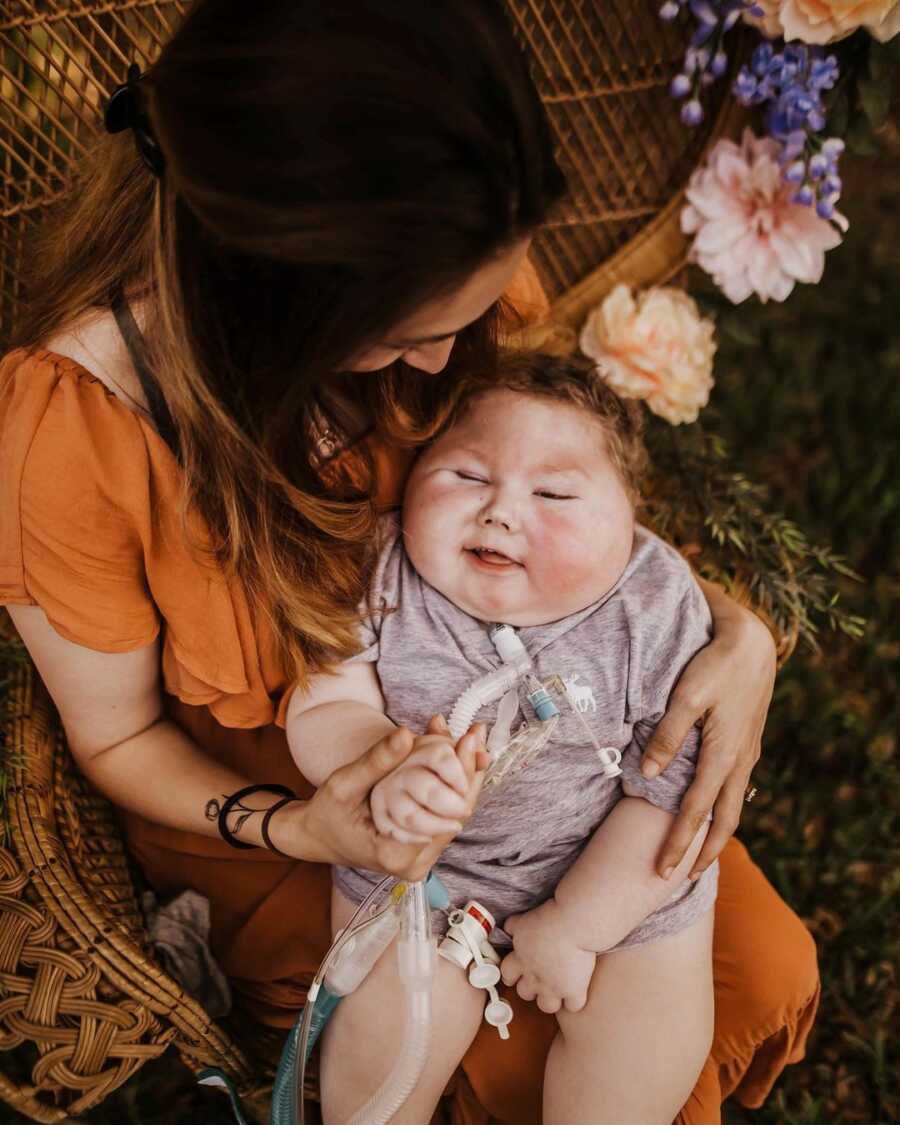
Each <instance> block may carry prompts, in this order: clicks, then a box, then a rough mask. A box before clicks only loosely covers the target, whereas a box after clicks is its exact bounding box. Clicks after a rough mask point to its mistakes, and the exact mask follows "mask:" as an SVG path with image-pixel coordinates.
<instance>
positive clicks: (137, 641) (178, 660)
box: [0, 349, 818, 1125]
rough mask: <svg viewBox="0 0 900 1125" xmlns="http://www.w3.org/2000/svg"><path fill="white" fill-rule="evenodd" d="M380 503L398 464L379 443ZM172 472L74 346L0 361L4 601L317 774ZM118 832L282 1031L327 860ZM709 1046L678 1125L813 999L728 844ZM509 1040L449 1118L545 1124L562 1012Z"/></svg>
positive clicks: (262, 753) (251, 764) (803, 957)
mask: <svg viewBox="0 0 900 1125" xmlns="http://www.w3.org/2000/svg"><path fill="white" fill-rule="evenodd" d="M374 451H375V454H376V459H377V463H378V464H379V466H380V467H381V470H382V471H381V474H380V486H379V491H380V497H379V499H380V501H381V502H382V503H383V504H385V505H386V504H389V503H390V502H392V501H396V499H397V498H398V497H399V494H400V489H401V487H402V483H403V479H404V477H405V471H406V468H407V465H408V459H404V458H401V457H400V456H399V455H397V454H396V453H394V452H393V451H391V450H389V449H387V448H386V447H384V446H378V445H377V444H376V447H375V450H374ZM180 485H181V477H180V468H179V465H178V463H177V461H176V460H175V458H174V457H173V455H172V453H171V452H170V450H169V448H168V446H167V445H166V444H165V443H164V442H163V440H162V439H161V438H160V437H159V435H158V434H157V433H156V432H155V430H154V429H153V428H152V427H151V426H150V425H149V423H147V422H146V421H145V420H144V419H143V418H141V417H140V416H139V415H137V414H136V413H134V412H133V411H131V410H130V409H129V408H128V407H127V406H126V405H125V404H124V403H123V402H121V401H120V400H119V399H118V398H116V396H115V395H114V394H112V392H111V391H109V390H108V389H107V388H106V386H105V385H104V384H103V383H102V382H101V381H100V380H98V379H96V378H94V377H93V376H92V375H91V374H90V373H89V372H88V371H86V370H85V369H84V368H83V367H81V366H80V365H79V364H78V363H76V362H75V361H74V360H71V359H68V358H64V357H62V356H59V355H56V354H54V353H51V352H48V351H44V350H36V351H33V352H30V353H29V352H26V351H25V350H24V349H19V350H17V351H15V352H12V353H10V354H9V355H8V356H7V357H6V358H5V359H4V360H3V361H2V363H0V604H13V605H39V606H40V607H41V608H42V609H43V610H44V612H45V613H46V615H47V617H48V619H49V620H50V622H51V624H52V625H53V626H54V628H55V629H56V630H57V631H58V632H59V633H60V634H61V635H62V636H64V637H66V638H67V639H69V640H71V641H74V642H76V643H77V644H81V645H85V646H86V647H88V648H91V649H96V650H99V651H101V652H128V651H131V650H133V649H137V648H140V647H142V646H145V645H148V644H150V643H151V642H152V641H153V640H154V639H156V638H157V637H158V636H159V637H160V639H161V647H162V677H163V683H164V688H165V692H166V696H165V699H166V706H167V710H168V714H169V716H170V718H171V719H173V720H174V721H175V722H177V723H178V724H179V725H180V726H181V727H183V728H184V730H185V731H187V732H188V734H189V735H190V736H191V737H192V738H193V739H194V740H195V741H196V742H197V743H198V745H199V746H201V747H202V748H203V749H204V750H205V751H206V752H207V753H208V754H210V755H212V756H213V757H215V758H217V759H219V760H220V761H222V762H224V763H227V764H228V765H230V766H231V767H233V768H234V769H235V770H237V771H239V772H240V773H242V774H243V775H245V776H246V777H247V778H248V779H249V780H250V781H253V782H280V783H282V784H285V785H289V786H291V787H292V788H293V789H294V790H295V791H297V792H298V793H299V794H309V793H310V792H311V786H310V785H309V784H308V783H307V782H306V780H305V779H304V778H303V777H301V776H300V775H299V774H298V773H297V771H296V768H295V767H294V765H293V762H292V760H291V757H290V755H289V753H288V749H287V743H286V738H285V734H284V730H283V722H284V711H285V708H286V700H287V689H288V686H289V685H288V683H287V680H286V677H285V675H284V672H283V670H282V669H281V667H280V666H279V664H278V661H277V659H276V656H275V648H274V645H273V643H272V638H271V636H270V634H269V633H268V631H267V628H266V624H265V622H264V621H262V620H254V616H253V614H252V613H251V610H250V607H249V605H248V602H247V599H246V597H245V595H244V592H243V590H242V589H241V588H240V587H239V585H237V584H236V583H234V582H232V581H230V580H228V579H227V578H226V577H225V576H224V575H223V574H222V573H221V572H219V571H217V570H215V569H213V568H212V567H211V566H210V565H209V564H207V563H205V562H203V561H200V560H198V558H197V557H196V555H195V554H192V553H191V551H190V549H189V548H188V546H187V545H186V544H185V542H184V539H183V537H182V533H181V528H180V524H179V515H178V497H179V490H180ZM122 824H123V828H124V831H125V834H126V836H127V840H128V844H129V846H130V848H131V850H132V852H133V853H134V855H135V856H136V858H137V859H138V861H139V862H140V864H141V866H142V868H143V870H144V871H145V873H146V875H147V877H148V879H149V881H150V883H151V884H152V885H153V886H154V887H155V888H156V890H157V892H158V893H159V894H161V895H164V896H165V895H169V894H171V893H174V892H176V891H178V890H180V889H182V888H184V887H188V886H190V887H194V888H195V889H197V890H198V891H200V892H201V893H202V894H204V895H206V896H207V897H208V898H209V899H210V902H211V903H212V946H213V951H214V954H215V956H216V957H217V959H218V960H219V962H220V964H221V965H222V967H223V969H224V971H225V972H226V973H227V974H228V976H229V978H230V979H231V982H232V985H233V988H234V992H235V997H236V1001H237V1003H238V1004H240V1005H241V1007H242V1008H243V1009H244V1010H245V1011H247V1012H248V1013H249V1014H252V1015H253V1016H254V1017H256V1018H257V1019H259V1020H261V1021H263V1022H265V1023H267V1024H270V1025H272V1026H275V1027H280V1028H287V1027H289V1026H290V1025H291V1023H292V1022H293V1020H294V1018H295V1015H296V1012H297V1009H298V1008H299V1007H300V1006H301V1005H302V1003H303V1001H304V997H305V992H306V985H307V982H308V981H309V980H310V978H311V975H312V973H313V972H314V970H315V969H316V967H317V966H318V963H319V961H320V960H321V958H322V956H323V955H324V952H325V950H326V948H327V946H328V944H329V919H328V903H329V888H330V880H329V872H328V868H327V867H326V866H323V865H321V864H313V863H306V862H300V861H292V860H287V859H284V858H282V857H280V856H277V855H275V854H273V853H270V852H266V851H262V850H258V851H255V850H254V851H237V850H234V849H232V848H230V847H229V846H228V845H227V844H225V843H224V842H223V841H222V840H220V839H218V838H217V837H215V838H212V837H207V836H200V835H195V834H193V833H190V832H183V831H179V830H176V829H173V828H166V827H162V826H160V825H157V824H153V823H151V822H149V821H147V820H145V819H143V818H142V817H140V816H137V815H135V814H133V813H123V814H122ZM714 957H715V964H714V970H715V971H714V976H715V990H716V1029H715V1041H714V1044H713V1048H712V1052H711V1054H710V1057H709V1060H708V1062H707V1064H706V1067H705V1068H704V1070H703V1073H702V1075H701V1077H700V1079H699V1081H698V1084H697V1087H696V1089H695V1091H694V1093H693V1095H692V1097H691V1099H690V1101H689V1103H688V1104H687V1105H686V1106H685V1108H684V1110H683V1111H682V1113H681V1114H680V1115H679V1119H678V1120H679V1123H680V1125H711V1123H713V1122H718V1121H719V1120H720V1115H719V1105H720V1103H721V1101H722V1100H723V1099H724V1098H725V1097H726V1096H728V1095H729V1094H732V1093H734V1094H736V1096H737V1097H738V1098H739V1100H740V1101H741V1102H742V1103H743V1104H744V1105H746V1106H757V1105H760V1104H761V1103H762V1101H763V1099H764V1098H765V1097H766V1095H767V1094H768V1092H769V1090H770V1089H771V1086H772V1084H773V1082H774V1081H775V1079H776V1078H777V1076H778V1074H779V1073H780V1072H781V1070H782V1068H783V1067H784V1066H785V1065H786V1064H787V1063H789V1062H795V1061H797V1060H798V1059H800V1058H802V1057H803V1052H804V1045H805V1042H806V1037H807V1034H808V1032H809V1029H810V1026H811V1024H812V1020H813V1017H814V1014H815V1010H816V1004H817V1000H818V976H817V971H816V954H815V947H814V945H813V942H812V939H811V937H810V936H809V934H808V932H807V931H806V930H805V929H804V927H803V925H802V924H801V922H800V920H799V919H798V918H797V917H796V916H795V915H794V914H793V912H792V911H791V910H790V909H789V908H788V907H787V906H786V904H785V903H784V902H782V900H781V899H780V898H779V897H778V895H777V894H776V893H775V891H774V890H773V888H772V887H771V886H770V884H769V883H768V882H767V881H766V879H765V878H764V876H763V875H762V873H761V871H760V870H759V869H758V868H757V867H756V866H755V865H754V864H753V863H752V862H751V861H750V859H749V857H748V855H747V852H746V850H745V849H744V847H743V846H742V845H741V844H740V843H738V842H737V841H735V840H733V841H731V843H730V844H729V845H728V846H727V847H726V849H725V852H724V853H723V856H722V870H721V876H720V889H719V899H718V902H717V905H716V925H715V938H714ZM510 999H511V1002H512V1003H513V1004H514V1006H515V1008H516V1018H515V1024H514V1027H515V1034H514V1035H513V1036H512V1037H511V1039H510V1040H509V1041H508V1042H505V1043H501V1041H500V1040H499V1039H498V1037H497V1035H496V1033H495V1032H493V1031H492V1030H491V1029H489V1028H487V1027H484V1028H483V1033H480V1034H479V1035H478V1036H477V1037H476V1039H475V1042H474V1043H473V1045H472V1047H471V1048H470V1050H469V1052H468V1054H467V1055H466V1057H465V1059H464V1060H463V1064H462V1066H463V1071H464V1074H465V1076H464V1077H463V1076H460V1077H459V1079H458V1081H457V1082H456V1083H455V1086H454V1089H455V1094H454V1101H453V1108H452V1113H451V1116H452V1120H453V1121H454V1123H455V1125H488V1123H489V1122H490V1123H498V1122H510V1123H515V1125H528V1123H529V1122H535V1123H537V1122H539V1121H540V1105H541V1094H540V1086H541V1076H542V1074H543V1065H544V1058H545V1055H546V1051H547V1048H548V1046H549V1043H550V1041H551V1039H552V1037H553V1034H554V1029H555V1020H554V1018H553V1017H552V1016H547V1015H545V1014H543V1013H541V1012H539V1011H538V1010H537V1008H536V1007H534V1006H533V1005H526V1004H524V1003H522V1002H521V1001H519V1000H518V998H517V997H516V996H514V995H513V996H511V997H510Z"/></svg>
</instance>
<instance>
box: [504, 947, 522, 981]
mask: <svg viewBox="0 0 900 1125" xmlns="http://www.w3.org/2000/svg"><path fill="white" fill-rule="evenodd" d="M522 972H523V970H522V962H521V960H520V959H519V955H518V954H517V953H516V951H515V950H513V951H512V952H511V953H507V955H506V956H505V957H504V958H503V960H502V961H501V962H500V976H501V977H502V978H503V983H504V984H508V985H510V987H512V985H514V984H515V983H516V981H517V980H518V979H519V977H520V976H521V975H522Z"/></svg>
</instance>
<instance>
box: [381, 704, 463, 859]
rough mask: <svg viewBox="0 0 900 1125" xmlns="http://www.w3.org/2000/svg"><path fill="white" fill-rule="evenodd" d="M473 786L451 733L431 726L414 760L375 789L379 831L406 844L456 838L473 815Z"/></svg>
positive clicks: (418, 743) (417, 742)
mask: <svg viewBox="0 0 900 1125" xmlns="http://www.w3.org/2000/svg"><path fill="white" fill-rule="evenodd" d="M469 790H470V782H469V780H468V778H467V777H466V771H465V769H464V768H463V765H462V762H460V760H459V757H458V756H457V753H456V748H455V746H454V744H453V740H452V739H451V738H450V735H449V734H438V733H435V730H434V724H429V729H428V731H426V733H425V734H420V735H418V736H417V737H416V740H415V743H414V745H413V749H412V752H411V753H410V755H409V757H408V758H407V759H406V760H405V761H404V762H403V764H402V765H400V766H398V767H397V769H395V770H394V772H393V773H390V774H388V776H387V777H385V778H383V779H382V780H381V781H379V782H378V784H377V785H375V786H374V788H373V789H372V795H371V798H370V804H371V808H372V819H373V821H374V822H375V827H376V829H377V830H378V831H379V832H381V833H382V834H384V835H387V836H392V837H393V838H394V839H395V840H399V841H400V843H401V844H427V843H430V842H431V840H432V839H434V838H435V837H437V836H454V835H455V834H456V833H457V832H459V831H460V829H461V828H462V826H463V819H464V818H465V817H466V816H468V814H469V812H470V811H471V795H470V792H469Z"/></svg>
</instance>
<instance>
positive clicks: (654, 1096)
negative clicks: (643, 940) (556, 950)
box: [544, 911, 713, 1125]
mask: <svg viewBox="0 0 900 1125" xmlns="http://www.w3.org/2000/svg"><path fill="white" fill-rule="evenodd" d="M712 920H713V912H712V911H709V913H708V914H706V915H704V917H703V918H701V919H700V920H699V921H697V922H695V923H694V925H693V926H690V927H689V928H688V929H686V930H683V931H682V932H681V933H679V934H675V935H673V936H672V937H668V938H663V939H661V940H660V941H656V942H652V943H649V944H647V945H639V946H635V947H634V948H633V949H623V950H620V951H619V952H617V953H607V954H604V955H602V956H600V957H598V958H597V966H596V968H595V969H594V975H593V977H592V979H591V986H590V990H589V992H588V1002H587V1005H586V1006H585V1007H584V1008H583V1009H582V1010H581V1011H580V1012H566V1011H561V1012H558V1013H557V1019H558V1020H559V1034H558V1035H557V1037H556V1039H555V1040H554V1041H553V1045H552V1047H551V1048H550V1055H549V1057H548V1059H547V1070H546V1073H545V1076H544V1125H622V1123H623V1122H626V1121H627V1122H628V1125H671V1122H672V1121H673V1120H674V1118H675V1116H676V1114H677V1113H678V1111H679V1110H680V1109H681V1107H682V1105H684V1103H685V1102H686V1101H687V1099H688V1096H689V1095H690V1092H691V1090H692V1089H693V1088H694V1083H695V1081H696V1079H697V1076H698V1074H699V1073H700V1071H701V1069H702V1067H703V1064H704V1062H705V1061H706V1057H707V1055H708V1053H709V1048H710V1044H711V1043H712V1034H713V987H712Z"/></svg>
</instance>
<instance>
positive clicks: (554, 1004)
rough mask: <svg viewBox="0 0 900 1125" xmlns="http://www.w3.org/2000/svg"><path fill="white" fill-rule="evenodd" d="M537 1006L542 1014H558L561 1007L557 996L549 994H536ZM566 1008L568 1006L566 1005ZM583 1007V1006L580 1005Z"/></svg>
mask: <svg viewBox="0 0 900 1125" xmlns="http://www.w3.org/2000/svg"><path fill="white" fill-rule="evenodd" d="M537 1006H538V1007H539V1008H540V1009H541V1011H542V1012H551V1013H552V1012H558V1011H559V1009H560V1008H561V1007H562V1001H561V1000H560V998H559V997H558V996H551V995H550V993H549V992H539V993H538V994H537ZM566 1007H567V1008H568V1004H567V1005H566ZM582 1007H584V1005H582ZM569 1010H570V1011H575V1010H577V1009H571V1008H570V1009H569Z"/></svg>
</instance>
